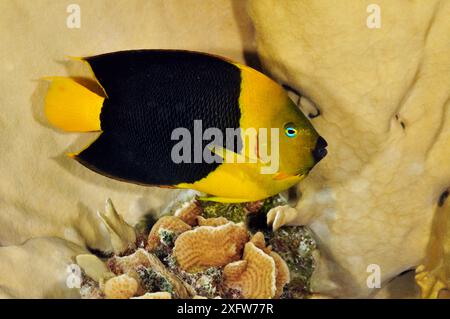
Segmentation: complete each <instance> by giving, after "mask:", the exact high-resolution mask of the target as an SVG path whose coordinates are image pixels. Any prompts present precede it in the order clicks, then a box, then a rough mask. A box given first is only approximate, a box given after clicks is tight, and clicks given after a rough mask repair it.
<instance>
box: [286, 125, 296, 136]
mask: <svg viewBox="0 0 450 319" xmlns="http://www.w3.org/2000/svg"><path fill="white" fill-rule="evenodd" d="M284 134H286V136H287V137H290V138H294V137H297V134H298V130H297V128H296V127H295V125H294V124H293V123H287V124H286V125H285V126H284Z"/></svg>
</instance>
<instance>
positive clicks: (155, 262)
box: [77, 197, 315, 313]
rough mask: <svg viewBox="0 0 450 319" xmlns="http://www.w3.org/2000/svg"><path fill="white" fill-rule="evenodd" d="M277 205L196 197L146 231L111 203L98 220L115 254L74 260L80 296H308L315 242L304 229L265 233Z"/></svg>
mask: <svg viewBox="0 0 450 319" xmlns="http://www.w3.org/2000/svg"><path fill="white" fill-rule="evenodd" d="M282 202H283V201H282V199H281V198H280V197H273V198H270V199H267V200H265V201H259V202H253V203H245V204H221V203H213V202H207V201H198V200H197V199H196V198H195V197H194V198H191V199H189V200H186V201H182V202H177V203H176V205H174V206H173V207H172V209H171V210H170V211H169V213H168V214H165V215H164V216H162V217H160V218H159V219H158V220H157V221H156V222H155V223H154V224H153V225H149V223H148V221H144V222H143V223H144V224H146V225H144V226H143V225H142V223H141V224H140V225H137V227H135V228H133V227H131V226H130V225H128V224H126V223H125V222H124V221H123V219H122V218H121V217H120V215H119V214H118V213H117V212H116V210H115V209H114V207H113V205H112V202H111V201H110V200H108V201H107V203H106V210H105V211H106V212H105V213H104V214H100V217H101V218H102V220H103V221H104V223H105V225H106V227H107V229H108V230H109V233H110V235H111V242H112V245H113V248H114V252H113V253H111V256H110V258H108V259H107V260H106V261H104V260H101V259H100V258H98V257H97V256H95V255H79V256H77V263H78V265H79V266H80V267H81V268H82V269H83V283H82V286H81V289H80V294H81V296H82V298H109V299H128V298H140V299H144V298H145V299H170V298H195V299H205V298H233V299H239V298H305V297H307V296H308V295H309V279H310V277H311V274H312V271H313V270H314V262H313V260H314V259H313V253H314V252H315V243H314V241H313V240H312V238H311V236H310V234H309V232H308V230H307V229H306V228H304V227H299V226H296V227H286V226H285V227H282V228H280V229H279V230H277V231H272V230H269V229H268V228H267V226H266V224H265V220H266V214H267V212H268V211H269V210H270V209H271V208H273V207H275V206H277V205H279V204H280V203H282ZM219 216H220V217H219ZM146 226H151V228H150V227H146ZM148 228H150V230H149V231H145V229H148ZM255 278H258V282H255ZM197 310H198V309H180V311H181V312H185V311H186V312H187V313H191V312H192V311H197ZM203 310H205V309H203ZM203 310H201V311H203ZM199 311H200V310H199ZM208 312H209V311H208Z"/></svg>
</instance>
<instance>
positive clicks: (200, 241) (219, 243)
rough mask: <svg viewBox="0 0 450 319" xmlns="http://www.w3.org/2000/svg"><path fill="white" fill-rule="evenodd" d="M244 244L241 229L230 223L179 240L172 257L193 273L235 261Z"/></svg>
mask: <svg viewBox="0 0 450 319" xmlns="http://www.w3.org/2000/svg"><path fill="white" fill-rule="evenodd" d="M247 241H248V233H247V230H246V229H245V228H244V226H243V225H239V224H235V223H233V222H229V223H227V224H225V225H220V226H217V227H213V226H199V227H197V228H196V229H194V230H190V231H187V232H184V233H183V234H181V235H180V236H179V237H178V239H177V240H176V241H175V246H174V249H173V255H174V257H175V258H176V259H177V262H178V263H179V265H180V267H181V268H182V269H183V270H186V271H189V272H195V271H198V270H202V269H206V268H209V267H221V266H225V265H226V264H228V263H230V262H232V261H236V260H238V259H239V258H240V256H241V254H242V249H243V247H244V244H245V243H246V242H247ZM219 247H220V249H219Z"/></svg>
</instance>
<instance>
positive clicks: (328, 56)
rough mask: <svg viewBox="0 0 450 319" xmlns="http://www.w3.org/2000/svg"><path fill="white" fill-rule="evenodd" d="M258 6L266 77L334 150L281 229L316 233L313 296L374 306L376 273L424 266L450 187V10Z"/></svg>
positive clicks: (273, 2)
mask: <svg viewBox="0 0 450 319" xmlns="http://www.w3.org/2000/svg"><path fill="white" fill-rule="evenodd" d="M249 4H250V5H249V9H250V10H249V12H250V16H251V17H252V20H253V22H254V26H255V33H256V38H257V39H256V43H257V46H258V53H259V56H260V58H261V60H262V61H261V62H262V64H263V66H264V70H265V71H266V72H267V73H269V74H270V75H271V76H272V77H273V78H274V79H276V80H277V81H279V82H281V83H285V84H287V85H289V86H290V87H291V88H293V89H295V90H296V91H297V92H299V93H301V95H302V97H301V98H300V99H299V106H300V108H301V109H302V110H303V111H304V112H305V113H306V114H307V115H309V114H310V115H311V117H313V118H312V120H311V121H312V124H313V125H314V127H315V128H316V129H317V131H318V132H319V133H320V134H321V135H322V136H323V137H324V138H325V140H327V142H328V145H329V146H328V155H327V156H326V157H325V158H324V159H323V160H322V161H321V162H320V163H319V164H318V165H316V166H315V167H314V169H313V170H312V171H311V173H310V174H309V176H308V177H306V178H305V179H304V180H303V181H302V182H301V183H300V185H299V191H300V192H301V194H302V196H301V198H300V199H299V201H298V203H297V205H296V206H295V209H296V212H295V211H293V210H287V209H285V210H283V209H281V210H278V211H277V212H275V214H273V215H271V216H270V221H273V224H274V225H275V226H276V227H279V226H282V225H286V224H288V225H308V226H309V227H310V228H311V229H312V231H313V232H314V235H315V236H316V239H317V240H318V241H319V242H320V250H321V254H320V258H319V259H318V260H317V268H316V270H315V272H314V274H313V277H312V280H311V288H312V289H313V291H315V292H320V293H324V294H327V295H331V296H336V297H341V298H343V297H344V298H345V297H368V296H371V295H373V294H374V293H375V290H374V289H373V288H371V287H370V285H369V286H368V285H367V278H368V276H369V275H370V273H368V272H367V269H368V267H369V265H372V264H376V265H378V266H379V267H380V269H381V282H382V283H387V282H389V281H390V280H391V279H392V278H393V277H395V276H397V275H398V274H400V273H402V272H404V271H406V270H408V269H411V268H413V267H416V266H417V265H418V264H419V263H420V262H421V261H422V260H423V258H424V257H425V255H426V252H427V244H428V242H429V236H430V233H431V226H432V219H433V216H434V215H435V214H436V213H437V210H436V208H437V205H436V204H437V201H438V199H439V196H440V195H441V193H442V192H443V191H444V190H445V189H446V188H447V187H449V185H450V165H449V158H450V116H449V107H450V19H448V17H449V16H450V1H447V0H428V1H408V0H396V1H391V0H377V1H370V0H367V1H366V0H361V1H354V0H340V1H330V0H314V1H309V0H298V1H277V0H250V1H249ZM374 4H376V6H374ZM376 7H378V8H379V14H380V19H381V20H380V27H379V28H378V27H373V25H372V26H371V25H370V24H369V25H368V24H367V21H368V20H370V19H371V18H372V19H373V17H374V13H375V14H376V12H375V11H376ZM374 8H375V10H374ZM369 22H370V21H369ZM319 111H320V112H319ZM278 214H281V215H280V216H278ZM387 243H388V244H387Z"/></svg>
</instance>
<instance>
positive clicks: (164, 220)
mask: <svg viewBox="0 0 450 319" xmlns="http://www.w3.org/2000/svg"><path fill="white" fill-rule="evenodd" d="M188 209H189V210H190V207H188ZM190 229H191V226H189V224H187V223H185V222H184V221H183V220H182V219H181V218H178V217H175V216H164V217H161V218H160V219H159V220H158V221H157V222H156V224H155V225H154V226H153V227H152V229H151V231H150V234H149V236H148V240H147V249H148V250H149V251H154V250H155V249H157V247H158V245H159V244H160V243H161V238H162V236H160V232H161V231H164V230H165V231H167V232H169V233H172V234H173V235H174V237H175V236H178V235H180V234H181V233H183V232H185V231H188V230H190ZM174 239H175V238H172V239H171V240H174ZM166 242H167V241H166Z"/></svg>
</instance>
